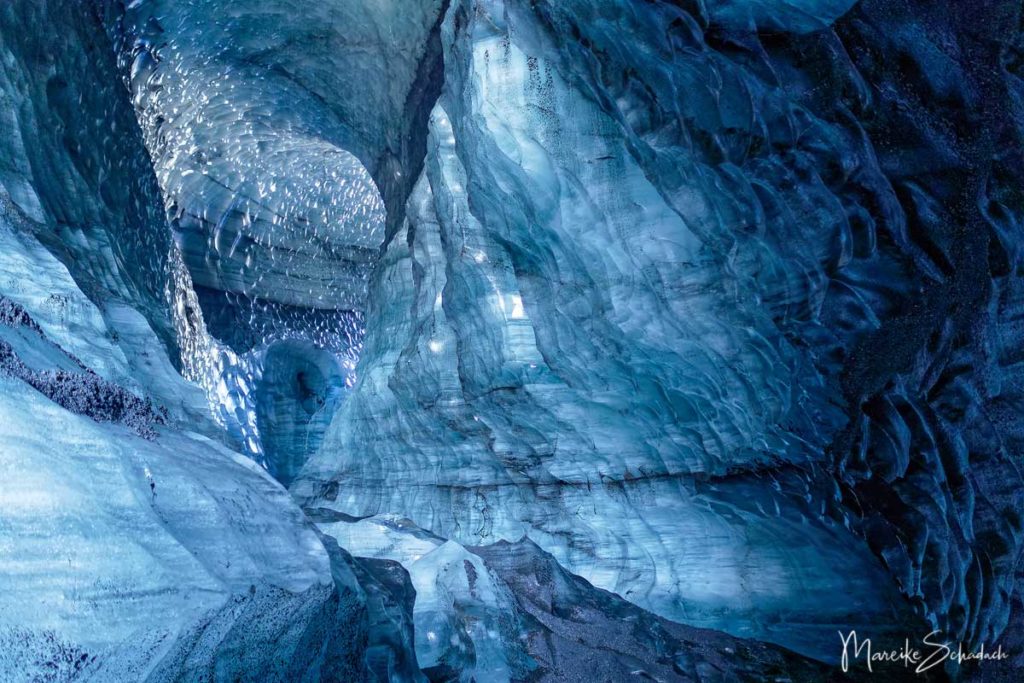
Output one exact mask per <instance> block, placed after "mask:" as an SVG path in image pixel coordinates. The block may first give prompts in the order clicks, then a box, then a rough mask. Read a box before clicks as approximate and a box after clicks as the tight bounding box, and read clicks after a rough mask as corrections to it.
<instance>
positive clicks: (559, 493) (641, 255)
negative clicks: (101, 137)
mask: <svg viewBox="0 0 1024 683" xmlns="http://www.w3.org/2000/svg"><path fill="white" fill-rule="evenodd" d="M767 4H768V3H762V4H760V5H759V6H760V7H766V6H767ZM826 4H827V3H826ZM749 6H750V7H756V6H758V5H756V4H755V3H749ZM786 6H787V7H788V8H790V9H793V8H794V7H796V5H793V4H789V3H786ZM804 6H805V7H810V6H811V3H806V4H805V5H804ZM707 9H708V15H710V16H708V15H702V13H700V12H696V13H693V14H688V13H686V12H683V11H680V10H679V9H675V8H672V7H669V6H668V5H659V4H652V3H645V4H643V5H637V4H636V3H627V2H623V3H619V2H609V3H601V4H600V5H596V4H594V3H587V2H560V3H557V4H554V3H552V4H550V5H549V4H540V5H537V4H529V3H521V2H516V1H512V0H509V1H507V2H501V1H498V0H495V1H491V2H485V1H480V2H469V1H467V2H453V3H452V5H451V7H450V8H449V12H448V14H447V17H446V20H445V23H444V27H443V43H444V46H445V53H444V68H445V85H444V91H443V93H442V95H441V97H440V99H439V101H438V104H437V106H436V107H435V108H434V110H433V112H432V115H431V120H430V137H429V139H428V155H427V161H426V164H425V169H424V172H423V174H422V175H421V177H420V178H419V180H418V182H417V184H416V186H415V190H414V191H413V193H412V195H411V197H410V199H409V203H408V206H407V211H406V216H405V218H406V222H405V223H404V224H403V225H402V227H401V229H400V230H399V231H398V233H397V234H396V235H395V236H394V238H392V239H391V240H390V242H389V244H388V247H387V251H386V252H385V255H384V258H383V261H382V264H381V266H380V268H379V269H378V270H377V271H376V273H375V275H374V279H373V280H372V281H371V285H370V301H371V308H370V310H369V312H368V315H367V330H368V333H367V338H366V342H365V348H364V352H363V357H362V360H361V364H360V367H359V371H358V374H359V379H358V381H357V385H356V387H355V389H354V393H353V394H352V395H351V396H350V398H349V399H348V400H347V402H346V404H345V405H344V407H343V408H342V409H341V411H340V412H339V414H338V415H337V416H336V418H335V420H334V422H333V423H332V425H331V428H330V429H329V431H328V433H327V435H326V437H325V441H324V444H323V445H322V447H321V450H320V451H319V453H318V454H317V455H316V456H315V458H314V459H313V460H312V461H311V462H310V463H309V464H308V465H307V467H306V469H305V471H304V474H303V476H302V477H300V479H299V480H298V481H297V482H296V483H295V484H294V485H293V491H294V492H295V493H296V494H297V495H298V496H299V497H300V498H302V499H303V500H305V501H306V502H307V504H310V505H315V506H329V507H332V508H334V509H336V510H339V511H341V512H344V513H346V514H350V515H366V514H375V513H383V512H391V513H397V514H400V515H403V516H406V517H408V518H410V519H411V520H413V521H414V522H415V523H416V524H418V525H419V526H421V527H423V528H425V529H428V530H430V531H432V532H435V533H437V534H439V535H441V536H443V537H446V538H452V539H454V540H457V541H459V542H461V543H464V544H467V545H479V544H489V543H493V542H495V541H498V540H502V539H504V540H510V541H514V540H518V539H519V538H520V537H522V536H523V535H526V536H528V537H529V538H530V539H531V540H533V541H534V542H536V543H537V544H538V545H539V546H541V547H542V548H544V549H545V550H546V551H548V552H550V553H552V554H553V555H554V556H555V557H556V558H557V559H558V561H559V562H560V563H562V565H563V566H565V567H566V568H567V569H569V570H570V571H572V572H574V573H576V574H579V575H580V576H583V577H585V578H586V579H588V580H589V581H591V582H592V583H594V584H595V585H597V586H599V587H601V588H605V589H608V590H611V591H614V592H616V593H618V594H619V595H622V596H624V597H625V598H627V599H628V600H631V601H633V602H635V603H636V604H639V605H641V606H644V607H646V608H648V609H651V610H653V611H655V612H656V613H658V614H661V615H664V616H667V617H669V618H672V619H676V620H680V621H683V622H685V623H690V624H697V625H703V626H712V627H715V628H720V629H725V630H727V631H730V632H732V633H735V634H741V635H754V636H757V637H760V638H765V639H768V640H771V641H773V642H778V643H782V644H785V645H787V646H789V647H793V648H796V649H798V650H800V651H803V652H807V653H813V654H815V655H817V656H821V657H825V658H829V657H835V656H836V655H835V648H834V644H833V639H834V634H835V630H836V627H838V626H839V625H842V624H845V625H858V624H859V625H861V627H862V628H864V627H866V626H867V625H868V624H871V625H872V627H873V629H874V631H875V632H876V633H883V632H885V631H886V629H889V628H891V629H894V630H897V631H906V630H908V629H909V630H916V629H919V628H923V627H924V626H923V625H919V624H918V623H917V620H918V619H923V620H927V621H932V622H933V623H934V624H935V625H936V626H938V627H940V628H944V629H948V630H949V632H951V633H957V634H958V635H961V636H963V637H965V638H966V639H968V640H972V641H973V642H980V641H982V640H985V639H988V641H989V642H991V640H992V638H993V637H994V635H995V634H996V633H998V632H999V631H1000V630H1001V629H1002V628H1003V625H1004V624H1005V623H1006V620H1007V618H1008V609H1009V603H1008V602H1007V600H1006V597H1005V596H1006V594H1007V593H1006V591H1007V590H1008V588H1009V586H1010V585H1012V582H1013V580H1014V578H1013V570H1012V569H1011V567H1013V566H1015V565H1016V562H1017V558H1018V557H1019V554H1020V544H1019V540H1018V539H1019V535H1020V531H1019V528H1018V525H1017V523H1016V521H1015V520H1016V519H1017V513H1016V512H1015V511H1016V510H1018V509H1019V506H1020V503H1021V500H1020V495H1021V494H1020V487H1019V483H1020V474H1019V471H1018V469H1017V467H1016V466H1015V464H1014V462H1013V461H1012V460H1011V457H1012V456H1011V454H1012V452H1013V450H1012V449H1013V444H1014V443H1015V441H1014V439H1015V434H1016V433H1017V432H1016V427H1013V426H1012V425H1011V423H1012V422H1013V421H1012V420H1011V421H1010V422H1007V420H1006V417H1005V412H1002V411H1004V410H1005V409H1003V408H1001V407H1000V406H1001V405H1003V404H1004V403H1005V402H1006V401H1009V402H1010V403H1014V402H1015V401H1016V398H1015V397H1016V396H1017V393H1016V392H1017V391H1018V386H1019V385H1018V384H1017V381H1016V380H1015V379H1012V378H1013V377H1014V375H1013V372H1014V370H1013V367H1014V366H1013V363H1012V361H1010V363H1009V365H1006V363H1007V361H1002V360H997V358H996V356H994V355H992V354H991V353H989V352H984V351H981V350H980V349H982V348H986V347H987V346H988V345H990V344H993V343H995V340H996V339H1001V340H1003V341H1001V342H1000V343H1007V342H1009V337H1008V336H1007V335H1005V334H1002V333H998V332H997V329H999V326H1001V325H1004V324H1007V323H1008V322H1009V319H1012V316H1013V315H1014V314H1013V313H1012V312H1010V311H1011V310H1012V308H1011V309H1006V310H1007V313H1002V312H1000V311H1001V310H1004V309H1000V308H999V306H1001V305H1002V304H997V302H998V301H999V300H1000V297H1005V296H1007V295H1009V294H1010V293H1011V292H1012V291H1014V290H1013V289H1007V290H1005V292H1006V294H998V292H1000V291H1004V290H1002V288H1003V287H1004V286H1005V285H1002V284H999V283H1000V280H999V278H1000V277H1001V276H1000V273H1009V272H1016V269H1017V268H1018V266H1017V265H1016V263H1017V260H1016V259H1017V257H1016V256H1013V254H1016V253H1017V248H1016V247H1015V246H1013V245H1015V243H1016V239H1017V238H1016V237H1014V236H1012V235H1014V234H1015V233H1016V231H1018V230H1019V224H1017V223H1016V222H1015V221H1016V218H1015V216H1016V213H1014V212H1015V211H1017V209H1013V210H1009V211H1008V210H1007V209H1006V208H1005V207H1006V202H1007V201H1010V202H1011V203H1013V204H1015V205H1017V206H1018V207H1019V201H1018V199H1019V198H1015V199H1012V200H1010V199H1005V198H1004V199H1001V200H998V199H995V197H996V196H1002V193H1004V192H1007V191H1010V190H1009V188H1008V187H1007V188H1006V189H1004V190H1001V189H998V188H999V187H1000V185H999V183H1000V182H1001V181H999V180H998V178H1000V177H1003V176H1001V175H1000V174H1004V173H1011V175H1012V172H1010V171H1009V170H1008V169H1009V168H1010V167H1011V166H1012V163H1013V162H1012V159H1011V158H1009V157H1007V158H1006V159H1005V160H1000V161H997V162H991V161H985V162H984V163H985V164H989V165H988V166H986V167H985V168H986V169H989V170H983V171H973V170H971V169H974V168H977V167H976V166H975V164H976V163H981V162H976V161H975V160H976V159H978V158H982V157H983V156H984V151H983V150H984V149H986V148H987V147H986V146H988V145H994V144H996V143H995V142H994V141H993V140H995V139H997V138H996V137H991V136H998V135H1004V136H1010V137H1009V138H1005V139H1017V138H1014V137H1013V136H1014V135H1019V131H1018V130H1017V129H1014V128H1012V127H1008V126H1006V125H1004V124H1005V123H1006V121H1004V123H993V122H992V120H991V118H985V117H986V116H988V117H991V116H992V115H991V114H988V113H986V112H989V111H991V110H992V108H993V107H994V108H996V109H999V108H1000V107H1004V109H1002V111H1006V110H1005V103H1007V102H1009V101H1011V99H1010V93H1009V91H1008V90H1007V88H1008V87H1011V86H1012V87H1017V85H1016V83H1017V81H1015V80H1012V78H1011V79H1009V80H1007V81H1006V82H1005V83H1004V84H999V83H996V84H993V83H992V82H990V81H979V82H977V83H976V82H975V80H974V79H976V78H980V76H977V75H976V74H980V73H984V69H993V68H995V67H994V64H995V63H996V61H995V57H994V52H993V51H992V48H991V46H989V45H988V44H986V43H984V42H979V41H978V40H977V39H975V38H974V37H973V36H972V35H970V34H969V33H961V27H962V26H965V25H967V24H969V23H970V22H964V17H962V16H960V15H959V14H957V13H952V14H950V13H945V14H944V13H942V12H938V11H936V13H935V14H932V13H925V14H924V15H918V14H917V13H916V12H915V11H914V10H912V9H910V8H909V7H904V6H902V5H899V6H894V7H883V6H882V3H879V4H875V3H871V2H867V3H861V4H860V5H859V7H858V8H856V9H855V10H853V12H852V13H851V14H848V15H846V16H845V17H844V18H843V19H842V20H840V22H839V23H838V24H837V25H836V28H835V29H834V30H829V31H825V32H823V33H818V34H814V35H812V36H809V37H807V38H799V37H798V36H799V34H801V33H803V32H805V31H806V30H807V28H808V27H807V26H806V25H805V24H803V23H802V22H800V21H797V22H796V23H792V24H788V23H787V20H786V19H785V13H782V14H778V13H777V14H775V15H774V16H775V20H773V21H774V23H775V24H777V26H776V28H779V27H782V28H787V27H788V30H792V32H793V33H792V34H791V35H789V36H786V37H781V38H778V39H776V38H774V37H773V34H772V33H771V32H769V33H766V34H765V36H764V38H763V40H759V39H758V36H757V35H755V34H753V33H750V32H748V31H745V30H741V28H740V27H738V26H737V25H736V24H735V23H733V22H731V21H724V20H716V16H715V9H714V5H712V4H708V6H707ZM841 9H845V7H844V8H838V7H831V8H826V10H823V12H822V13H821V15H820V17H819V18H822V19H824V20H826V21H828V22H831V21H833V20H834V19H836V17H838V16H839V15H840V14H842V11H839V10H841ZM833 10H835V11H833ZM993 11H994V12H996V13H998V12H997V11H996V10H993ZM768 23H772V22H768ZM766 25H767V24H766ZM622 35H628V36H630V39H629V40H622V38H621V36H622ZM894 35H899V36H901V38H900V39H896V38H893V37H892V36H894ZM932 35H939V36H941V38H935V39H932V38H930V37H929V36H932ZM933 40H934V41H935V42H933ZM908 45H909V47H908ZM950 45H956V46H958V47H957V48H956V50H959V51H960V52H959V53H956V54H959V55H960V56H961V57H960V58H962V56H963V55H971V56H972V57H971V63H972V64H974V65H975V66H973V67H972V66H958V65H959V64H962V62H961V61H959V58H958V57H957V56H956V54H954V53H955V51H954V52H950V50H951V49H952V48H949V47H948V46H950ZM887 54H900V55H901V59H902V60H903V61H902V62H900V63H898V64H894V63H892V62H891V60H886V55H887ZM972 68H973V69H975V71H971V69H972ZM958 69H959V70H958ZM908 79H910V80H908ZM936 100H938V101H940V102H942V103H943V104H942V105H936V104H935V102H936ZM908 102H909V103H915V104H913V106H911V105H909V104H908ZM916 103H921V104H916ZM946 103H948V104H946ZM999 103H1003V104H999ZM908 107H909V109H908ZM914 107H920V108H922V109H924V110H926V111H928V112H929V113H928V115H927V116H925V115H923V114H921V112H920V111H918V110H915V109H914ZM982 121H984V122H985V123H984V124H983V123H982ZM1007 121H1008V120H1007ZM972 122H973V123H972ZM958 126H966V127H967V128H971V127H972V126H975V127H978V126H980V127H981V129H982V130H986V131H988V130H989V129H988V128H985V127H984V126H990V127H991V133H989V132H986V133H984V134H982V135H980V136H979V137H977V138H976V137H974V135H973V134H972V133H969V132H965V133H963V134H960V133H956V132H954V131H955V130H957V127H958ZM985 136H990V137H985ZM998 139H1003V138H998ZM979 155H980V156H979ZM937 166H938V167H942V168H945V169H949V170H948V171H947V173H948V175H947V176H944V179H943V180H941V181H937V180H936V179H935V176H934V175H933V174H932V169H934V168H936V167H937ZM1000 169H1005V170H1000ZM986 174H989V175H991V177H992V178H993V180H991V181H989V183H988V185H987V189H985V188H986V186H985V185H979V182H980V181H979V180H978V177H980V176H983V177H988V175H986ZM1006 177H1009V176H1006ZM979 193H980V194H979ZM986 193H989V194H986ZM965 196H967V197H971V199H969V200H968V199H963V197H965ZM990 196H991V197H993V198H991V199H990V198H989V197H990ZM978 197H981V198H980V199H979V198H978ZM1014 197H1016V195H1014ZM993 201H997V202H999V206H1000V208H999V209H998V210H988V209H987V210H986V211H985V213H984V215H982V216H979V215H977V214H976V213H971V211H972V210H969V209H965V208H962V207H963V206H964V205H965V204H971V205H977V204H978V202H981V203H982V204H983V205H984V204H986V203H988V202H993ZM947 207H948V208H947ZM958 207H961V208H958ZM958 212H959V213H958ZM955 225H959V226H961V227H958V228H954V227H951V226H955ZM1010 226H1014V227H1010ZM965 235H970V237H965ZM997 235H998V237H997ZM986 244H987V245H989V246H988V247H985V246H984V245H986ZM986 249H987V250H988V251H986ZM992 250H994V251H992ZM986 258H988V259H990V265H989V266H988V273H990V275H988V274H986V275H982V273H980V272H979V268H980V269H984V268H985V262H986V261H985V260H986ZM1010 264H1012V265H1010ZM978 277H990V278H991V279H990V280H988V282H989V283H990V284H988V285H985V287H984V288H979V283H980V282H981V281H980V280H978V279H977V278H978ZM929 290H930V293H929V294H927V295H926V296H924V297H922V296H921V294H920V293H921V292H922V291H929ZM410 311H411V315H410ZM982 311H992V313H990V314H987V315H985V316H982V315H980V313H981V312H982ZM1005 316H1009V318H1007V317H1005ZM1000 320H1007V323H1003V322H999V321H1000ZM943 321H945V322H943ZM1009 343H1011V344H1012V345H1014V347H1015V348H1016V347H1017V346H1018V345H1019V342H1017V341H1013V342H1009ZM957 349H960V350H957ZM968 358H970V359H971V360H967V359H968ZM964 363H967V365H966V366H965V365H964ZM943 378H945V379H943ZM997 378H1005V380H1003V379H997ZM978 382H983V383H985V384H983V385H982V386H979V385H978V384H977V383H978ZM992 382H995V384H992ZM950 392H953V393H950ZM999 396H1003V397H1005V398H997V397H999ZM953 405H955V406H957V408H955V409H952V408H951V406H953ZM1000 415H1002V416H1003V417H1000ZM969 472H973V473H974V474H968V473H969ZM982 499H983V500H985V501H986V503H985V504H984V505H980V504H979V501H980V500H982ZM894 505H895V507H894ZM992 553H995V556H997V557H998V558H1000V559H992V558H993V555H992ZM984 567H988V568H987V569H985V568H984ZM837 595H841V596H843V599H842V600H836V599H835V596H837ZM911 613H915V614H916V615H918V616H911Z"/></svg>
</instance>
